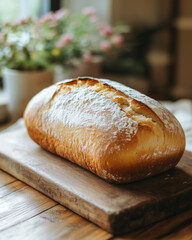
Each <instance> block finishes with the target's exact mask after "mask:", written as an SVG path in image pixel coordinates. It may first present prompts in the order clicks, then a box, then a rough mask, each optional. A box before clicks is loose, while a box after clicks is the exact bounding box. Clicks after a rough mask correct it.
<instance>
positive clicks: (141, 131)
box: [24, 77, 185, 183]
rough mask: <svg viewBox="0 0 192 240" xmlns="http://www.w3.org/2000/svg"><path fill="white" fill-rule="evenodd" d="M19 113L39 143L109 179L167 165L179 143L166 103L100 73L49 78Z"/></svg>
mask: <svg viewBox="0 0 192 240" xmlns="http://www.w3.org/2000/svg"><path fill="white" fill-rule="evenodd" d="M24 119H25V125H26V128H27V131H28V134H29V136H30V137H31V138H32V139H33V140H34V141H35V142H36V143H37V144H39V145H40V146H41V147H43V148H44V149H46V150H48V151H50V152H52V153H55V154H57V155H59V156H61V157H63V158H66V159H68V160H70V161H72V162H74V163H76V164H78V165H79V166H81V167H83V168H85V169H87V170H89V171H91V172H93V173H95V174H96V175H98V176H100V177H101V178H103V179H105V180H107V181H110V182H114V183H127V182H131V181H136V180H139V179H143V178H146V177H149V176H152V175H154V174H157V173H161V172H163V171H166V170H168V169H170V168H173V167H174V166H175V165H176V164H177V163H178V161H179V160H180V158H181V156H182V154H183V152H184V149H185V135H184V132H183V129H182V127H181V125H180V124H179V122H178V121H177V119H176V118H175V117H174V116H173V115H172V114H171V113H170V112H169V111H168V110H167V109H165V108H164V107H163V106H162V105H161V104H160V103H158V102H157V101H155V100H153V99H151V98H149V97H147V96H145V95H143V94H141V93H139V92H138V91H136V90H133V89H131V88H129V87H126V86H124V85H122V84H120V83H117V82H114V81H110V80H105V79H94V78H91V77H81V78H80V77H79V78H77V79H70V80H65V81H62V82H59V83H57V84H54V85H52V86H50V87H48V88H46V89H44V90H43V91H41V92H40V93H38V94H37V95H36V96H34V97H33V98H32V100H31V101H30V102H29V104H28V106H27V108H26V110H25V113H24Z"/></svg>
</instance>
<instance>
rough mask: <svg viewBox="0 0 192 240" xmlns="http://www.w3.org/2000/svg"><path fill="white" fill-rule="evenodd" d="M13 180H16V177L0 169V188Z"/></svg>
mask: <svg viewBox="0 0 192 240" xmlns="http://www.w3.org/2000/svg"><path fill="white" fill-rule="evenodd" d="M14 181H16V178H14V177H13V176H10V175H8V174H6V173H5V172H3V171H1V170H0V188H1V187H3V186H4V185H6V184H9V183H11V182H14Z"/></svg>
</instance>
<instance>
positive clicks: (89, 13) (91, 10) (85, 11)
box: [82, 7, 96, 16]
mask: <svg viewBox="0 0 192 240" xmlns="http://www.w3.org/2000/svg"><path fill="white" fill-rule="evenodd" d="M82 13H83V14H84V15H87V16H94V15H95V13H96V10H95V8H94V7H85V8H83V10H82Z"/></svg>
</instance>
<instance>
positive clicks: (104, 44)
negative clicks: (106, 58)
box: [101, 41, 111, 52]
mask: <svg viewBox="0 0 192 240" xmlns="http://www.w3.org/2000/svg"><path fill="white" fill-rule="evenodd" d="M101 49H102V50H103V51H105V52H108V51H109V50H110V49H111V45H110V43H109V42H108V41H102V42H101Z"/></svg>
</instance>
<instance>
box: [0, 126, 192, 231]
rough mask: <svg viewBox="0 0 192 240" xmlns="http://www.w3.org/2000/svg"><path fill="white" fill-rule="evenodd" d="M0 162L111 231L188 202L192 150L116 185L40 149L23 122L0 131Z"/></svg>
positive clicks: (191, 194) (190, 202) (153, 218)
mask: <svg viewBox="0 0 192 240" xmlns="http://www.w3.org/2000/svg"><path fill="white" fill-rule="evenodd" d="M0 168H1V169H3V170H4V171H6V172H8V173H10V174H12V175H13V176H15V177H16V178H18V179H20V180H22V181H23V182H25V183H27V184H29V185H30V186H32V187H34V188H35V189H37V190H39V191H40V192H42V193H44V194H46V195H47V196H49V197H51V198H52V199H54V200H56V201H58V202H59V203H61V204H63V205H64V206H66V207H68V208H69V209H71V210H72V211H74V212H76V213H78V214H79V215H81V216H83V217H85V218H87V219H89V220H90V221H92V222H94V223H95V224H97V225H99V226H100V227H102V228H103V229H105V230H107V231H109V232H112V233H114V234H120V233H124V232H128V231H131V230H135V229H137V228H139V227H143V226H145V225H148V224H151V223H153V222H156V221H159V220H161V219H163V218H165V217H168V216H170V215H173V214H175V213H177V212H179V211H182V210H184V209H186V208H189V207H192V153H190V152H185V154H184V156H183V158H182V160H181V161H180V163H179V164H178V166H177V167H176V168H175V169H172V170H170V171H167V172H166V173H163V174H159V175H157V176H155V177H151V178H148V179H146V180H143V181H138V182H135V183H131V184H126V185H115V184H110V183H107V182H105V181H104V180H102V179H100V178H99V177H97V176H95V175H94V174H92V173H90V172H88V171H86V170H84V169H82V168H81V167H79V166H76V165H75V164H73V163H71V162H69V161H67V160H65V159H62V158H60V157H57V156H55V155H53V154H51V153H49V152H47V151H45V150H43V149H42V148H41V147H39V146H38V145H37V144H35V143H34V142H33V141H32V140H31V139H30V138H29V137H28V135H27V133H26V130H25V127H24V124H23V123H22V124H20V127H19V128H18V129H17V130H14V129H13V128H12V129H11V130H10V131H9V132H5V133H2V134H1V135H0Z"/></svg>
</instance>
